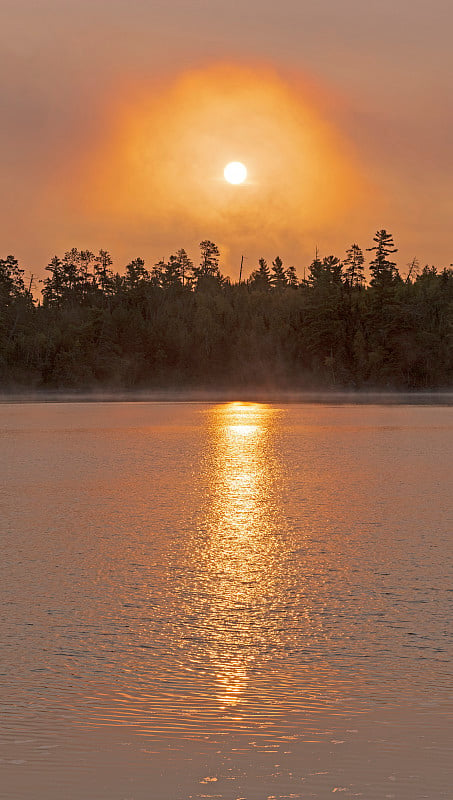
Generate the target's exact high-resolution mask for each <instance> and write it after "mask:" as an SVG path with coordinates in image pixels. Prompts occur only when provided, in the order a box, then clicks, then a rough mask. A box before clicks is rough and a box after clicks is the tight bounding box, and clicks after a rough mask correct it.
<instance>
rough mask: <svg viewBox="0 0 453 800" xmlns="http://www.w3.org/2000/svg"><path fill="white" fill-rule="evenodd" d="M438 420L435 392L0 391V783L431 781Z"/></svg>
mask: <svg viewBox="0 0 453 800" xmlns="http://www.w3.org/2000/svg"><path fill="white" fill-rule="evenodd" d="M452 445H453V409H452V408H450V407H433V406H422V407H418V406H417V407H413V406H385V407H379V406H326V405H324V406H320V405H297V404H295V405H275V404H274V405H265V404H245V403H244V404H243V403H239V402H238V403H225V404H219V405H212V404H199V403H47V404H46V403H42V404H39V403H32V404H16V405H13V404H3V405H0V453H1V464H2V472H3V480H2V488H1V495H0V516H1V520H2V522H1V529H2V538H1V564H0V569H1V572H2V584H1V585H2V621H1V623H0V627H1V641H2V667H1V669H0V672H1V676H0V681H1V685H2V692H1V693H2V698H3V700H2V724H1V740H0V741H1V746H0V796H1V797H2V798H5V800H19V798H20V800H25V799H26V800H41V798H42V800H53V798H55V800H57V798H62V799H63V798H64V800H144V799H145V798H147V799H148V798H156V799H157V800H186V798H194V799H195V798H221V799H222V800H239V798H245V800H249V799H250V800H255V798H256V800H258V799H259V800H270V799H271V798H272V800H273V799H274V798H275V800H280V798H316V799H317V800H323V799H324V798H327V797H330V796H333V795H336V794H338V796H339V797H342V798H345V800H346V799H348V798H353V797H363V798H364V800H374V798H376V799H377V798H396V799H397V800H406V799H407V800H417V799H418V798H424V797H427V798H429V800H437V798H439V799H440V798H451V797H452V796H453V795H452V794H451V788H450V776H449V748H450V747H451V734H450V733H449V731H450V727H449V713H450V712H451V706H452V703H451V701H452V697H453V691H452V682H451V656H452V648H451V628H449V620H450V619H451V598H452V581H451V576H452V568H451V567H452V563H451V561H452V559H451V556H452V546H451V533H452V530H453V500H452V490H451V472H452V466H453V457H452ZM2 792H3V794H2Z"/></svg>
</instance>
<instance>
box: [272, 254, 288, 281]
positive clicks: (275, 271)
mask: <svg viewBox="0 0 453 800" xmlns="http://www.w3.org/2000/svg"><path fill="white" fill-rule="evenodd" d="M271 284H272V286H273V288H274V289H282V288H283V287H284V286H287V284H288V279H287V277H286V272H285V269H284V267H283V261H282V260H281V258H280V256H277V257H276V259H275V261H273V262H272V270H271Z"/></svg>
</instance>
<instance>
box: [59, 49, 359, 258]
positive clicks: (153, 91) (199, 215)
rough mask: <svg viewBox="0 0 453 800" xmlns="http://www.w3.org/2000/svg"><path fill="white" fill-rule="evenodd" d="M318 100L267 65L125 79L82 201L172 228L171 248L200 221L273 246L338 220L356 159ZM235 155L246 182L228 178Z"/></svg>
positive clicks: (95, 210) (210, 231)
mask: <svg viewBox="0 0 453 800" xmlns="http://www.w3.org/2000/svg"><path fill="white" fill-rule="evenodd" d="M315 100H316V98H315ZM315 100H313V92H311V93H310V92H306V91H305V92H304V90H303V88H301V87H300V86H299V85H296V83H295V82H294V81H292V82H291V81H289V80H288V81H286V80H284V79H283V78H281V77H279V76H278V75H277V74H276V73H274V72H273V71H272V70H268V69H266V68H257V69H254V68H251V67H239V66H233V65H228V64H227V65H214V66H210V67H206V68H200V69H196V70H191V71H188V72H186V73H183V74H182V75H180V76H179V77H177V78H174V79H173V80H172V81H170V82H169V83H167V84H162V85H161V86H160V87H158V88H156V86H146V85H143V84H141V85H140V86H138V87H137V85H130V86H126V87H123V88H122V90H121V91H119V92H118V95H117V96H116V97H115V98H114V99H113V101H112V103H111V104H110V106H109V108H108V109H107V113H106V118H105V124H104V126H103V133H102V136H100V140H99V141H98V142H97V144H96V146H95V147H94V148H92V149H91V151H90V153H89V154H88V155H87V154H85V156H84V159H83V163H82V164H80V163H79V164H78V165H77V175H78V178H77V180H76V181H75V184H76V186H75V193H74V194H73V200H74V199H75V204H76V206H78V208H76V209H75V210H76V211H77V213H78V214H82V213H85V214H87V216H88V217H89V218H90V219H92V220H96V219H99V220H100V221H101V222H102V224H103V227H104V228H106V227H108V225H111V226H112V227H113V226H118V225H119V226H120V227H121V228H122V229H123V230H124V232H125V234H124V235H125V236H127V231H128V228H133V229H135V230H138V229H139V228H143V227H146V228H147V230H152V229H155V230H158V231H160V232H162V231H168V232H171V231H174V233H175V248H176V247H179V246H185V241H186V240H185V239H184V236H185V235H190V234H191V233H194V232H195V234H194V235H198V232H199V234H200V236H202V238H212V239H214V240H215V241H216V242H217V243H218V244H219V245H220V246H221V247H222V246H223V245H224V246H225V247H226V248H228V247H229V243H231V240H234V239H236V240H238V239H240V241H241V245H245V246H247V242H250V243H252V242H254V243H255V244H256V242H257V240H258V239H259V240H260V242H261V243H262V252H263V250H264V248H265V247H266V246H267V247H274V248H275V247H276V248H277V250H276V252H278V249H279V242H280V243H281V241H282V239H283V238H284V237H286V238H288V237H289V238H291V239H292V241H296V242H297V241H298V240H299V239H300V240H302V239H303V238H304V236H306V235H307V233H311V232H313V231H314V230H316V229H321V230H322V229H325V228H326V226H327V227H328V226H329V225H334V224H338V220H339V218H340V217H342V218H343V219H344V218H345V215H347V214H348V213H350V210H351V207H353V206H354V204H357V202H358V197H359V195H360V194H361V180H360V177H359V170H358V168H357V166H356V164H355V162H354V158H353V157H352V156H351V154H350V153H349V151H348V148H347V146H346V145H345V144H344V142H343V139H342V137H341V135H340V134H339V133H338V132H337V131H336V130H335V129H334V128H333V126H332V125H331V124H329V123H328V122H327V121H326V120H325V119H323V115H322V114H321V113H320V112H319V110H317V108H316V102H315ZM231 162H233V163H240V164H242V165H245V166H246V171H247V177H246V179H245V180H244V181H243V182H239V181H236V183H234V182H233V183H232V182H228V181H227V180H226V179H225V176H224V169H225V167H226V165H229V164H230V163H231ZM71 187H72V189H71V190H72V191H74V180H72V182H71ZM176 240H177V241H176ZM264 252H265V251H264Z"/></svg>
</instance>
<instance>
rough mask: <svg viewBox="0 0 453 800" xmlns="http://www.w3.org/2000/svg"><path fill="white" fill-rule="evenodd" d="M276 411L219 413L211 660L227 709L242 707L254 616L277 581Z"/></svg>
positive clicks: (233, 407) (209, 562)
mask: <svg viewBox="0 0 453 800" xmlns="http://www.w3.org/2000/svg"><path fill="white" fill-rule="evenodd" d="M275 413H276V412H275V411H273V410H272V409H271V408H270V407H269V406H266V405H258V404H241V403H232V404H230V405H226V406H220V407H219V408H217V409H215V411H214V418H213V426H214V428H215V442H216V443H215V451H216V453H215V457H214V463H213V503H212V507H211V511H210V515H209V519H208V529H209V532H210V536H209V539H208V542H207V547H206V551H205V553H204V562H205V564H206V568H207V572H209V573H210V574H211V576H212V581H213V584H212V585H213V586H215V591H216V598H217V602H216V603H215V606H214V608H213V620H212V622H213V623H214V624H215V625H216V626H217V628H218V626H219V625H220V626H221V627H222V632H223V637H218V638H217V637H216V641H215V643H213V644H212V645H211V647H210V650H209V657H210V659H211V661H212V663H213V665H215V670H216V681H217V684H218V698H219V701H220V702H221V703H223V704H225V705H230V706H233V705H235V704H237V703H238V702H239V700H240V698H241V696H242V695H243V693H244V691H245V686H246V684H247V682H248V671H247V669H248V666H249V663H250V661H251V660H252V659H253V652H254V647H253V645H254V644H255V645H256V637H257V629H256V627H255V626H254V625H253V621H252V624H250V622H251V621H250V614H252V615H253V612H254V608H255V607H256V604H257V602H259V601H260V600H262V599H263V596H264V595H265V594H266V593H267V592H268V591H269V589H270V585H269V583H270V582H271V580H272V579H271V578H270V576H271V575H272V572H273V563H272V562H273V560H274V558H273V556H274V555H275V552H274V550H275V539H274V537H273V534H274V532H275V521H274V513H275V508H274V507H273V501H272V480H273V474H272V472H273V468H274V469H275V468H276V465H275V461H274V460H273V459H272V458H271V456H270V453H269V447H270V441H269V440H270V438H271V430H272V420H273V417H274V416H275ZM232 615H233V616H232Z"/></svg>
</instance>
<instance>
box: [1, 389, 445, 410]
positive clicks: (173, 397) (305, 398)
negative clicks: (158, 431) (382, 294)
mask: <svg viewBox="0 0 453 800" xmlns="http://www.w3.org/2000/svg"><path fill="white" fill-rule="evenodd" d="M165 402H168V403H178V402H180V403H231V402H242V403H283V404H293V403H295V404H297V403H300V404H308V405H312V404H313V405H316V404H320V405H323V404H334V405H430V406H433V405H435V406H436V405H437V406H453V390H444V391H442V390H439V391H431V392H419V391H414V392H407V391H400V392H399V391H387V392H379V391H369V392H352V391H351V392H348V391H318V392H316V391H306V392H304V391H272V390H266V389H262V390H260V389H235V390H232V389H231V390H230V389H229V390H209V389H194V390H179V391H178V390H171V389H155V390H142V391H131V392H128V391H124V390H118V391H97V390H96V391H92V392H88V391H80V392H68V391H64V390H60V391H54V392H51V391H35V392H27V391H24V392H17V391H16V392H14V391H11V392H2V393H0V404H3V405H5V404H8V403H23V404H25V403H165Z"/></svg>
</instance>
